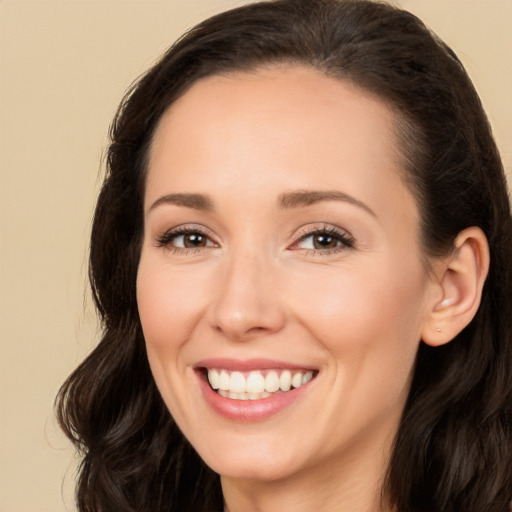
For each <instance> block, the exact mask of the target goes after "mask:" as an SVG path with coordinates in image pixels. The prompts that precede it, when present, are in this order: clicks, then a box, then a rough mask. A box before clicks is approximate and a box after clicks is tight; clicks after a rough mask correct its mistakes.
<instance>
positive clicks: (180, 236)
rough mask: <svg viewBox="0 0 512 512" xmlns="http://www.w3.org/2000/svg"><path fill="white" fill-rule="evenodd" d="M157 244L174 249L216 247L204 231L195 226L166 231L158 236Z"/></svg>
mask: <svg viewBox="0 0 512 512" xmlns="http://www.w3.org/2000/svg"><path fill="white" fill-rule="evenodd" d="M158 245H159V246H161V247H167V248H168V249H172V250H176V251H180V250H190V249H192V250H194V249H202V248H205V247H218V246H217V244H216V243H215V242H213V240H212V239H211V238H210V237H209V236H208V235H207V234H206V233H203V232H202V231H201V230H198V229H195V228H178V229H172V230H170V231H167V232H166V233H164V234H163V235H162V236H161V237H159V238H158Z"/></svg>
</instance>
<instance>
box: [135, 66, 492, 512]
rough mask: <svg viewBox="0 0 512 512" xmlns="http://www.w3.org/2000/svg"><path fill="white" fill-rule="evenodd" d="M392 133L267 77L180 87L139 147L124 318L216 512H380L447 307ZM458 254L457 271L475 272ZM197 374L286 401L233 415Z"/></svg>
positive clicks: (297, 77) (359, 94) (332, 92)
mask: <svg viewBox="0 0 512 512" xmlns="http://www.w3.org/2000/svg"><path fill="white" fill-rule="evenodd" d="M394 122H395V119H394V117H393V114H392V112H391V111H390V110H389V109H388V108H387V106H386V105H385V104H383V103H382V102H381V101H379V100H378V99H375V98H373V97H372V96H370V95H369V94H368V93H366V92H364V91H362V90H360V89H358V88H356V87H354V86H352V85H350V84H348V83H344V82H342V81H338V80H334V79H331V78H327V77H325V76H322V75H321V74H319V73H318V72H317V71H314V70H310V69H307V68H303V67H298V66H295V67H293V66H281V67H275V68H269V69H264V70H259V71H256V72H253V73H238V74H236V73H235V74H231V75H229V76H214V77H210V78H206V79H203V80H201V81H199V82H197V83H195V84H194V85H193V86H192V87H191V89H190V90H189V91H188V92H186V93H185V94H184V96H182V97H181V98H180V99H179V100H178V101H176V102H175V103H174V104H173V105H172V106H171V107H170V108H169V110H168V111H167V112H166V113H165V114H164V116H163V118H162V120H161V123H160V125H159V127H158V129H157V132H156V134H155V137H154V141H153V145H152V148H151V152H150V161H149V167H148V176H147V186H146V191H145V218H144V240H143V245H142V252H141V259H140V264H139V271H138V280H137V298H138V304H139V312H140V318H141V323H142V327H143V331H144V336H145V339H146V344H147V352H148V358H149V362H150V365H151V369H152V372H153V375H154V378H155V381H156V384H157V386H158V388H159V390H160V392H161V394H162V397H163V399H164V401H165V403H166V405H167V407H168V408H169V410H170V412H171V413H172V415H173V417H174V419H175V420H176V422H177V423H178V425H179V427H180V428H181V430H182V431H183V433H184V434H185V436H186V437H187V438H188V440H189V441H190V442H191V443H192V445H193V446H194V448H195V449H196V450H197V451H198V453H199V455H200V456H201V457H202V458H203V460H204V461H205V462H206V463H207V464H208V465H209V466H210V467H211V468H213V469H214V470H215V471H216V472H218V473H219V474H220V475H221V481H222V487H223V493H224V497H225V502H226V510H229V512H241V511H245V512H251V511H254V512H255V511H258V512H270V511H275V510H279V511H280V512H288V511H290V512H291V511H293V512H305V511H311V510H315V509H318V510H322V511H326V512H329V511H340V510H346V511H357V512H378V511H385V510H388V509H389V508H388V507H387V505H386V503H381V498H380V495H381V486H382V481H383V478H384V474H385V471H386V467H387V463H388V459H389V453H390V450H391V446H392V442H393V437H394V435H395V433H396V430H397V428H398V424H399V420H400V415H401V413H402V411H403V407H404V403H405V400H406V397H407V393H408V390H409V387H410V382H411V376H412V371H413V364H414V359H415V355H416V352H417V349H418V345H419V343H420V339H422V338H423V339H424V340H427V342H430V343H431V344H433V345H434V344H442V343H445V342H447V341H449V339H451V338H450V336H452V332H450V331H449V329H448V327H449V325H448V323H447V322H445V323H444V324H443V319H446V318H448V317H447V315H445V316H443V314H444V312H445V311H446V309H449V308H451V311H455V308H456V307H457V306H458V305H459V304H460V302H461V300H459V299H460V297H459V296H457V294H456V293H452V295H453V297H448V298H449V299H450V300H449V301H446V299H447V297H446V290H445V289H444V288H443V283H444V275H445V274H448V272H447V268H448V265H449V264H450V263H449V261H447V260H445V261H443V262H441V263H439V264H437V265H434V266H433V268H434V271H427V269H426V268H425V264H424V256H423V254H422V250H421V248H420V244H419V227H418V226H419V215H418V210H417V206H416V202H415V200H414V198H413V197H412V195H411V193H410V192H409V190H408V189H407V187H406V186H405V185H404V183H403V181H402V179H401V177H400V173H401V172H402V169H401V167H400V158H399V156H398V155H399V151H398V149H397V141H396V138H395V135H394V131H393V126H394ZM478 237H479V235H478V233H476V232H475V233H469V234H468V235H466V236H464V237H462V238H461V239H460V241H459V243H460V246H461V247H463V248H465V249H467V250H463V249H461V250H460V251H458V252H457V254H459V253H460V254H463V253H464V255H465V254H466V253H467V259H468V261H469V260H472V261H474V260H476V259H478V258H475V256H474V255H475V250H472V247H473V248H474V247H475V246H476V247H477V250H480V248H481V244H480V245H479V242H478V240H480V239H479V238H478ZM475 239H476V240H477V243H476V244H475V242H474V240H475ZM468 240H469V241H470V242H468ZM482 243H483V242H482ZM477 252H478V251H477ZM482 258H484V261H483V263H482ZM450 261H451V260H450ZM479 261H480V267H482V265H483V266H485V254H484V256H481V257H480V260H479ZM477 266H478V265H477ZM480 267H479V268H480ZM465 268H466V267H465ZM466 274H467V275H471V276H473V274H475V272H473V273H471V272H466ZM466 274H465V275H466ZM454 275H455V274H454V273H453V272H450V275H449V277H450V279H451V281H450V284H453V282H454V281H456V280H455V279H454V277H453V276H454ZM457 275H458V274H457ZM459 288H460V287H459ZM459 288H457V282H455V285H454V286H452V287H451V288H449V289H448V287H447V288H446V289H447V290H448V291H449V292H450V293H451V292H452V291H453V290H455V291H457V290H459ZM469 288H471V287H470V286H469V285H468V286H466V288H465V290H466V289H469ZM473 288H474V289H475V290H476V291H475V292H474V294H476V295H478V290H477V287H473ZM464 297H466V295H464ZM477 299H478V297H477ZM477 299H475V300H473V301H472V302H471V304H472V305H474V303H475V302H478V301H477ZM443 300H444V301H445V302H442V301H443ZM448 303H449V304H448ZM445 306H446V307H445ZM466 309H467V308H466ZM459 320H460V315H459ZM464 321H465V320H464ZM464 321H463V320H461V321H460V323H461V324H462V323H464ZM436 322H437V323H436ZM450 325H451V324H450ZM439 326H440V327H439ZM443 329H444V331H443ZM453 329H459V327H457V326H455V327H453ZM258 366H259V367H258ZM208 370H210V371H211V370H216V371H217V373H220V372H221V371H224V372H225V373H226V374H227V375H228V376H230V377H231V376H232V375H233V373H237V374H238V373H239V374H241V375H242V376H243V377H245V378H246V379H245V382H247V381H248V380H249V374H250V373H251V372H252V373H253V374H255V375H256V377H257V378H260V379H261V380H263V379H264V378H265V377H266V376H267V375H268V374H269V373H273V374H276V375H277V376H278V377H281V376H282V375H283V373H285V372H286V371H290V373H291V374H292V375H293V374H300V375H301V376H302V377H303V378H304V384H303V385H298V387H297V389H293V388H292V389H291V390H290V391H277V392H272V393H271V394H270V396H266V395H263V396H262V395H261V394H258V393H256V394H255V395H254V396H252V398H253V399H247V400H242V399H241V398H242V395H243V397H244V398H248V395H247V394H244V393H242V395H240V394H238V395H236V394H235V395H231V397H229V396H220V395H219V394H218V391H216V390H213V389H212V386H210V385H209V384H208V381H207V379H206V373H207V372H208ZM308 375H309V376H308ZM212 378H213V377H212ZM310 378H311V380H308V379H310ZM285 380H286V379H285ZM228 381H229V379H228ZM234 382H235V378H234V377H233V378H232V380H231V381H229V383H230V384H229V386H232V387H233V389H232V390H231V391H233V390H234V389H235V387H236V386H235V384H234ZM243 382H244V381H243V379H242V383H243ZM246 385H248V384H246ZM286 387H289V386H286V384H285V389H286ZM230 389H231V388H230ZM246 389H247V388H246ZM265 389H266V388H265ZM228 392H229V390H228V391H226V393H228Z"/></svg>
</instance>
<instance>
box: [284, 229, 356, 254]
mask: <svg viewBox="0 0 512 512" xmlns="http://www.w3.org/2000/svg"><path fill="white" fill-rule="evenodd" d="M351 247H354V239H353V238H352V236H351V235H350V234H349V233H348V232H346V231H344V230H343V231H342V230H340V229H335V228H331V227H329V228H323V229H315V230H314V231H311V232H310V233H308V234H306V235H303V236H302V237H301V238H300V239H299V240H298V241H297V242H296V243H295V244H294V245H293V248H294V249H307V250H310V251H317V252H318V253H319V254H322V253H324V254H331V253H333V252H338V251H341V250H343V249H349V248H351Z"/></svg>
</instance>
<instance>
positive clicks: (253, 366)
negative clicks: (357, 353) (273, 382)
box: [194, 358, 316, 372]
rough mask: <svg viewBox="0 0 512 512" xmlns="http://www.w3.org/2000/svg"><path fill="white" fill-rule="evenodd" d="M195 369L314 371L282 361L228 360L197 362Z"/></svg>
mask: <svg viewBox="0 0 512 512" xmlns="http://www.w3.org/2000/svg"><path fill="white" fill-rule="evenodd" d="M194 367H195V368H221V369H223V370H229V371H232V372H234V371H238V372H250V371H252V370H279V369H283V370H297V371H301V370H303V371H307V370H315V369H316V368H313V367H311V366H304V365H298V364H292V363H287V362H284V361H276V360H272V359H247V360H241V359H229V358H214V359H213V358H212V359H203V360H201V361H198V362H197V363H196V364H195V365H194Z"/></svg>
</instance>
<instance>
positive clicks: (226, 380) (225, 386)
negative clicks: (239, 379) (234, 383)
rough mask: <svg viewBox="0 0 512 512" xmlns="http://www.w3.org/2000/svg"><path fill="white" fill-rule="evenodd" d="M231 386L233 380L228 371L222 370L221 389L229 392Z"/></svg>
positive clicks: (220, 377)
mask: <svg viewBox="0 0 512 512" xmlns="http://www.w3.org/2000/svg"><path fill="white" fill-rule="evenodd" d="M230 384H231V378H230V376H229V373H228V372H227V371H226V370H222V371H221V372H220V376H219V389H222V391H229V386H230Z"/></svg>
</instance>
